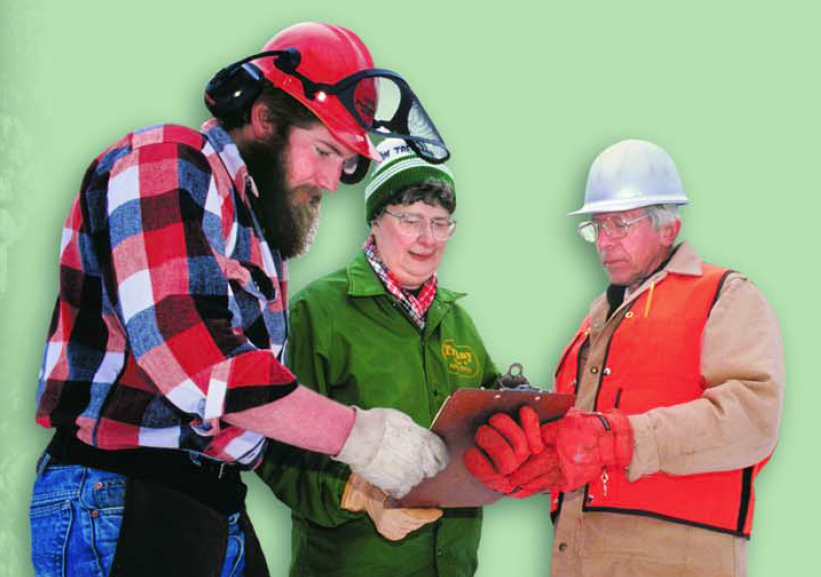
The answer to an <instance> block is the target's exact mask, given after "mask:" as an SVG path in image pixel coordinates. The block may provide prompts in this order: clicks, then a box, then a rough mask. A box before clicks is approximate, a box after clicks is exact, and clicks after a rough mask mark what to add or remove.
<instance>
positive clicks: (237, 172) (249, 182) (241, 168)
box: [201, 118, 259, 202]
mask: <svg viewBox="0 0 821 577" xmlns="http://www.w3.org/2000/svg"><path fill="white" fill-rule="evenodd" d="M201 132H202V133H203V135H204V136H205V138H206V139H207V140H208V143H209V144H210V145H211V146H212V147H213V149H214V151H215V152H216V153H217V155H218V156H219V157H220V160H222V163H223V165H225V168H226V169H227V170H228V174H229V175H230V176H231V180H232V181H233V183H234V188H235V189H236V190H237V191H238V192H239V194H240V196H241V197H242V199H243V200H244V201H246V202H247V201H248V197H247V193H248V192H250V193H251V194H253V195H254V196H256V197H259V192H258V191H257V186H256V184H255V183H254V179H253V178H251V175H250V174H248V167H247V166H246V165H245V161H244V160H243V159H242V156H240V153H239V149H238V148H237V145H236V143H235V142H234V141H233V139H232V138H231V136H230V135H229V134H228V133H227V132H226V131H225V129H224V128H223V127H222V126H220V124H219V122H218V121H217V119H216V118H210V119H208V120H206V121H205V122H204V123H203V125H202V128H201Z"/></svg>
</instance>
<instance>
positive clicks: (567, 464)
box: [517, 408, 633, 491]
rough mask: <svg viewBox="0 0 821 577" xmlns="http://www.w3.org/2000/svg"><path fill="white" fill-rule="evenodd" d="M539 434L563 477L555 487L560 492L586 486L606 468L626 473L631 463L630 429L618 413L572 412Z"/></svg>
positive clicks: (543, 426) (625, 418) (547, 425)
mask: <svg viewBox="0 0 821 577" xmlns="http://www.w3.org/2000/svg"><path fill="white" fill-rule="evenodd" d="M541 432H542V440H543V441H544V443H545V444H547V445H550V446H553V447H555V451H556V455H557V457H558V463H559V467H560V468H561V471H562V474H563V476H564V479H563V480H562V481H561V482H560V483H558V488H559V489H560V490H561V491H572V490H574V489H577V488H579V487H581V486H583V485H586V484H587V483H589V482H591V481H593V480H595V479H597V478H598V477H599V476H600V475H601V474H602V471H603V470H604V469H605V468H607V467H613V468H618V469H625V468H627V467H628V466H629V465H630V461H631V460H632V459H633V428H632V427H631V426H630V420H629V419H628V418H627V417H626V416H625V415H624V414H622V413H621V412H619V411H615V410H614V411H611V412H609V413H586V412H583V411H580V410H578V409H576V408H572V409H570V410H569V411H568V412H567V414H566V415H565V416H564V418H562V419H560V420H558V421H553V422H551V423H547V424H545V425H542V428H541ZM517 480H520V479H518V478H517Z"/></svg>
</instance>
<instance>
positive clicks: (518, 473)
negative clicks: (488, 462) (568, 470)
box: [508, 447, 564, 499]
mask: <svg viewBox="0 0 821 577" xmlns="http://www.w3.org/2000/svg"><path fill="white" fill-rule="evenodd" d="M508 481H509V482H510V484H511V485H512V486H513V492H511V493H510V496H511V497H516V498H517V499H524V498H525V497H530V496H531V495H535V494H536V493H544V492H546V491H550V492H551V493H552V492H555V490H556V489H554V488H555V487H558V486H560V485H562V484H563V483H564V474H562V470H561V468H560V467H559V456H558V455H557V454H556V450H555V449H554V448H553V447H545V449H544V450H543V451H542V452H541V453H539V454H538V455H533V456H531V457H530V458H529V459H528V460H527V461H525V463H524V464H523V465H522V466H521V467H519V468H518V469H516V470H515V471H514V472H513V473H512V474H511V475H510V476H509V477H508Z"/></svg>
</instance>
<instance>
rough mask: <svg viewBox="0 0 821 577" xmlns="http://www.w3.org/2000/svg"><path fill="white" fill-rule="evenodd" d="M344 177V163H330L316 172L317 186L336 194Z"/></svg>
mask: <svg viewBox="0 0 821 577" xmlns="http://www.w3.org/2000/svg"><path fill="white" fill-rule="evenodd" d="M340 176H342V161H341V160H340V161H339V162H328V163H326V164H325V165H324V166H322V167H320V168H319V169H318V170H317V171H316V184H317V186H319V187H320V188H322V189H324V190H327V191H328V192H336V189H337V188H338V186H339V178H340Z"/></svg>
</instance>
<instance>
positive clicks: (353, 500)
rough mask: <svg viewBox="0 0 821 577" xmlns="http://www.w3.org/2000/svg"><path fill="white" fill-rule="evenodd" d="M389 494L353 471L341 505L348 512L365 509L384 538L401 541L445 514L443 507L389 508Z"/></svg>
mask: <svg viewBox="0 0 821 577" xmlns="http://www.w3.org/2000/svg"><path fill="white" fill-rule="evenodd" d="M386 499H387V495H386V494H385V493H383V492H382V491H380V490H379V489H377V488H376V487H374V486H373V485H371V484H370V483H368V482H367V481H365V480H364V479H363V478H362V477H360V476H359V475H357V474H356V473H351V476H350V477H349V478H348V483H347V485H345V492H344V493H343V494H342V502H341V503H340V506H341V507H342V508H343V509H346V510H348V511H364V512H365V513H367V514H368V517H370V518H371V521H373V524H374V526H375V527H376V530H377V531H378V532H379V534H380V535H382V536H383V537H384V538H385V539H389V540H391V541H399V540H401V539H404V538H405V537H406V536H407V535H408V533H411V532H413V531H416V530H417V529H419V528H420V527H422V526H424V525H427V524H428V523H433V522H434V521H436V520H437V519H438V518H439V517H441V516H442V510H441V509H386V508H385V500H386Z"/></svg>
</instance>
